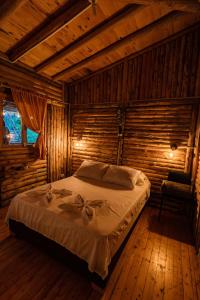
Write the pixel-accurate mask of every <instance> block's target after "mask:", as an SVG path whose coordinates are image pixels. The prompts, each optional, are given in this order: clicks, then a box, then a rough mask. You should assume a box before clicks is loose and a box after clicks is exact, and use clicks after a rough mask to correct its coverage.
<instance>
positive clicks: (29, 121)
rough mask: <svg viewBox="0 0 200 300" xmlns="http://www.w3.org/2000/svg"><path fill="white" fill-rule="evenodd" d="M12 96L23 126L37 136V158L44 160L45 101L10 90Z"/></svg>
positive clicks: (20, 91) (20, 90)
mask: <svg viewBox="0 0 200 300" xmlns="http://www.w3.org/2000/svg"><path fill="white" fill-rule="evenodd" d="M12 95H13V99H14V101H15V104H16V106H17V109H18V110H19V113H20V115H21V118H22V122H23V124H24V125H25V126H26V127H28V128H30V129H31V130H33V131H35V132H37V133H38V134H39V135H38V139H37V142H36V145H35V146H36V148H38V150H39V158H40V159H45V157H46V151H45V139H44V123H45V117H46V112H47V99H46V98H45V97H43V96H40V95H37V94H34V93H32V92H28V91H25V90H22V89H12Z"/></svg>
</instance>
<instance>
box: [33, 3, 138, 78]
mask: <svg viewBox="0 0 200 300" xmlns="http://www.w3.org/2000/svg"><path fill="white" fill-rule="evenodd" d="M142 7H143V6H141V5H128V6H126V7H125V8H123V9H122V10H120V11H119V12H117V13H115V14H114V15H113V16H111V17H109V18H108V19H106V20H104V21H103V22H102V23H100V24H98V25H97V26H95V27H94V28H92V29H91V30H89V31H88V32H86V33H85V34H84V35H82V36H81V37H80V38H78V39H77V40H76V41H74V42H73V43H71V44H69V45H68V46H66V47H65V48H64V49H62V50H60V51H59V52H57V53H56V54H54V55H53V56H51V57H50V58H48V59H46V60H45V61H44V62H42V63H41V64H39V65H38V66H37V67H36V68H35V71H36V72H39V71H44V70H45V69H47V68H48V67H49V66H50V65H52V64H54V63H55V62H57V61H58V60H60V59H62V58H63V57H65V56H67V55H69V54H70V53H71V52H72V51H74V50H77V49H78V48H80V47H82V46H83V45H85V44H86V43H87V42H88V41H89V40H91V39H92V38H93V37H95V36H97V35H98V34H100V33H102V32H103V31H104V30H109V28H111V27H112V26H113V25H115V24H117V23H118V22H120V21H121V20H122V19H123V18H126V17H127V16H129V15H131V14H132V13H133V12H134V11H135V10H136V9H137V8H142Z"/></svg>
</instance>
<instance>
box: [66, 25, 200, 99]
mask: <svg viewBox="0 0 200 300" xmlns="http://www.w3.org/2000/svg"><path fill="white" fill-rule="evenodd" d="M199 45H200V25H197V26H195V27H193V28H191V29H190V30H187V31H186V32H185V31H184V32H183V33H181V34H179V35H175V36H174V37H172V38H170V39H168V40H166V41H165V42H164V43H162V44H159V45H158V46H157V45H155V46H153V47H151V48H147V49H146V50H145V51H143V52H142V53H139V54H136V55H133V56H130V57H128V58H126V59H124V60H122V61H121V62H119V63H116V64H114V65H113V66H111V67H109V68H106V69H105V70H102V71H100V72H97V73H95V74H93V75H91V76H89V77H86V78H85V79H83V80H79V81H77V82H74V83H72V84H70V85H68V99H69V102H71V103H72V104H100V103H108V104H109V103H133V102H134V101H135V100H138V99H159V98H172V100H173V99H174V98H180V97H190V96H194V95H198V96H199V95H200V47H199Z"/></svg>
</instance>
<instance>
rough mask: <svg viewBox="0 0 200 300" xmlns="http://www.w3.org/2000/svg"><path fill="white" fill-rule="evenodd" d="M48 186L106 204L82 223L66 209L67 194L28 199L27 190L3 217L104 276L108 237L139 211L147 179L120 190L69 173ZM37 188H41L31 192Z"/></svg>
mask: <svg viewBox="0 0 200 300" xmlns="http://www.w3.org/2000/svg"><path fill="white" fill-rule="evenodd" d="M52 188H53V189H58V190H59V189H67V190H70V191H72V192H73V194H74V193H76V194H80V195H81V196H82V197H83V198H84V199H85V200H88V201H91V200H103V201H104V202H105V203H106V205H104V206H103V207H97V208H95V217H94V218H93V219H92V220H91V222H89V223H85V222H84V220H83V218H82V217H81V214H80V213H78V212H76V211H69V209H68V207H67V205H66V202H67V197H69V196H68V195H65V194H64V195H62V196H59V197H54V198H53V199H52V201H51V202H50V203H48V202H45V201H42V200H41V199H42V198H41V197H32V198H31V197H30V196H31V193H30V191H29V192H25V193H21V194H18V195H17V196H16V197H15V198H14V199H13V200H12V202H11V205H10V207H9V210H8V215H7V220H8V219H13V220H15V221H19V222H21V223H23V224H24V225H26V226H27V227H29V228H31V229H33V230H35V231H37V232H39V233H41V234H42V235H44V236H46V237H48V238H49V239H51V240H54V241H55V242H57V243H58V244H60V245H62V246H64V247H65V248H66V249H68V250H70V251H71V252H72V253H74V254H76V255H77V256H79V257H80V258H82V259H83V260H85V261H86V262H87V263H88V268H89V270H90V271H91V272H96V273H97V274H99V275H100V276H101V277H102V278H103V279H104V278H105V277H106V276H107V274H108V266H109V264H110V261H111V258H112V249H111V248H112V243H111V242H110V241H111V240H112V236H116V235H118V234H119V232H120V231H121V226H122V224H123V220H124V218H127V215H128V213H129V212H130V211H131V214H132V215H133V214H134V213H135V214H137V215H138V214H139V211H141V209H142V207H143V206H144V204H145V202H146V200H147V199H148V197H149V192H150V183H149V181H148V180H146V182H145V183H144V185H143V186H135V188H134V189H133V190H124V189H120V188H119V187H117V186H114V185H111V184H105V183H104V184H103V185H99V184H98V185H97V182H95V181H92V180H90V182H88V181H85V180H82V179H79V178H76V177H74V176H71V177H68V178H66V179H63V180H59V181H56V182H54V183H52ZM42 189H46V186H43V187H42ZM37 190H41V187H39V188H37V189H33V190H31V192H32V191H37ZM33 195H34V193H33Z"/></svg>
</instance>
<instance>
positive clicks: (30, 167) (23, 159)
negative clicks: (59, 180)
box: [0, 146, 47, 205]
mask: <svg viewBox="0 0 200 300" xmlns="http://www.w3.org/2000/svg"><path fill="white" fill-rule="evenodd" d="M0 170H1V195H0V200H1V201H0V204H1V205H6V204H7V203H8V202H9V201H10V199H12V197H14V196H15V195H17V194H18V193H20V192H24V191H26V190H29V189H31V188H33V187H36V186H39V185H42V184H45V183H46V182H47V164H46V161H45V160H37V159H36V157H35V153H34V148H33V147H32V146H27V147H23V146H15V147H14V146H10V147H9V146H4V147H2V148H0Z"/></svg>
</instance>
